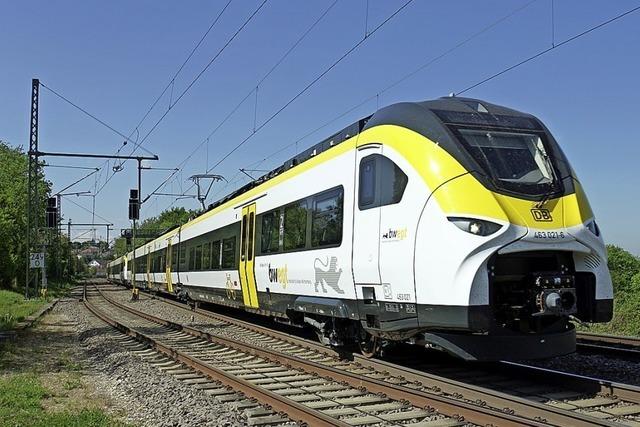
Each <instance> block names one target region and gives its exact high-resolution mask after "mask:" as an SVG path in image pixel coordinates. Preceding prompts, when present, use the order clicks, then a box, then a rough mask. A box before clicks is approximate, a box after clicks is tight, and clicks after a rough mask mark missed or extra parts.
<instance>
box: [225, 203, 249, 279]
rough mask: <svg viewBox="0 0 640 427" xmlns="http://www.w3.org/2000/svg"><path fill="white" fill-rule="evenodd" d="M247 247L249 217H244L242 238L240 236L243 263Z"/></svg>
mask: <svg viewBox="0 0 640 427" xmlns="http://www.w3.org/2000/svg"><path fill="white" fill-rule="evenodd" d="M246 246H247V216H246V215H242V236H240V259H241V260H242V261H244V253H245V248H246ZM223 252H224V248H223ZM223 264H224V263H223ZM223 267H224V265H223Z"/></svg>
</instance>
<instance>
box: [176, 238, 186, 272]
mask: <svg viewBox="0 0 640 427" xmlns="http://www.w3.org/2000/svg"><path fill="white" fill-rule="evenodd" d="M178 253H179V254H180V270H184V269H185V267H186V266H187V248H185V247H184V243H180V244H179V245H178Z"/></svg>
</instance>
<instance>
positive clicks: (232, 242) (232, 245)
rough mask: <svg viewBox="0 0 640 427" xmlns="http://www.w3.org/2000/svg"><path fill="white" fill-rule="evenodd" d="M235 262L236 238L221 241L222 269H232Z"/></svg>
mask: <svg viewBox="0 0 640 427" xmlns="http://www.w3.org/2000/svg"><path fill="white" fill-rule="evenodd" d="M235 261H236V237H235V236H233V237H230V238H228V239H224V240H222V268H234V267H235Z"/></svg>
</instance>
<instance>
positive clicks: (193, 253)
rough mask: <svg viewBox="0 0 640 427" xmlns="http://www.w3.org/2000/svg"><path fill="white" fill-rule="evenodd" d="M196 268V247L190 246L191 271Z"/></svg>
mask: <svg viewBox="0 0 640 427" xmlns="http://www.w3.org/2000/svg"><path fill="white" fill-rule="evenodd" d="M195 268H196V248H195V247H193V248H189V271H193V270H195Z"/></svg>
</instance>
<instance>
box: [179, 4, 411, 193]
mask: <svg viewBox="0 0 640 427" xmlns="http://www.w3.org/2000/svg"><path fill="white" fill-rule="evenodd" d="M412 2H413V0H407V1H406V2H405V3H403V4H402V5H401V6H400V7H399V8H397V9H396V10H395V11H394V12H393V13H391V14H390V15H389V16H388V17H387V18H386V19H384V20H383V21H382V22H381V23H380V24H378V25H377V26H376V27H375V28H374V29H373V30H371V31H369V32H368V33H367V34H365V35H364V37H363V38H362V39H360V40H359V41H358V42H356V43H355V44H354V45H353V46H352V47H351V48H349V49H348V50H347V51H346V52H345V53H343V54H342V56H340V57H339V58H338V59H336V60H335V61H334V62H333V63H332V64H331V65H329V67H327V68H326V69H324V70H323V71H322V72H321V73H320V74H318V75H317V76H316V77H315V78H314V79H313V80H312V81H311V82H309V83H308V84H307V85H306V86H305V87H304V88H303V89H302V90H300V91H299V92H298V93H296V94H295V95H294V96H293V97H292V98H290V99H289V100H288V101H287V102H286V103H285V104H284V105H282V106H281V107H280V108H279V109H278V110H276V111H275V112H274V113H273V114H272V115H271V116H269V118H267V120H265V121H264V122H262V123H261V124H260V125H259V126H257V127H256V128H255V129H254V130H253V132H252V133H251V134H249V136H247V137H246V138H244V139H243V140H242V141H240V142H239V143H238V144H236V145H235V146H234V148H233V149H232V150H231V151H229V152H228V153H227V154H225V155H224V156H223V157H222V158H221V159H220V160H219V161H218V162H217V163H216V164H215V165H213V166H212V167H211V168H208V169H207V173H209V172H211V171H212V170H213V169H215V168H216V167H217V166H219V165H220V164H221V163H222V162H224V161H225V160H226V159H227V158H228V157H229V156H231V155H232V154H233V153H235V152H236V151H237V150H238V149H239V148H240V147H242V146H243V145H244V144H246V143H247V142H248V141H249V140H250V139H251V138H252V137H253V136H255V135H256V134H257V133H258V132H260V130H262V129H263V128H264V127H265V126H266V125H268V124H269V123H270V122H271V121H273V119H275V118H276V117H277V116H279V115H280V114H281V113H282V112H283V111H284V110H285V109H287V107H289V106H290V105H291V104H292V103H294V102H295V101H296V100H297V99H298V98H300V97H301V96H302V95H304V94H305V93H306V92H307V91H308V90H309V89H310V88H311V87H312V86H313V85H315V84H316V83H317V82H318V81H320V80H321V79H322V78H323V77H324V76H325V75H327V73H329V72H330V71H331V70H333V69H334V68H335V67H336V66H337V65H338V64H340V63H341V62H342V61H343V60H344V59H345V58H347V57H348V56H349V55H351V54H352V53H353V52H354V51H356V50H357V49H358V48H359V47H360V46H361V45H362V44H363V43H364V42H365V41H366V40H368V39H369V38H370V37H371V36H372V35H374V34H375V33H376V32H377V31H378V30H380V29H381V28H382V27H383V26H384V25H386V24H387V23H388V22H389V21H390V20H391V19H393V18H394V17H395V16H396V15H397V14H398V13H400V12H401V11H402V10H404V9H405V8H406V7H407V6H409V4H411V3H412ZM192 188H193V185H191V186H190V187H189V188H188V189H187V191H186V192H189V191H190V190H191V189H192Z"/></svg>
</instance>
